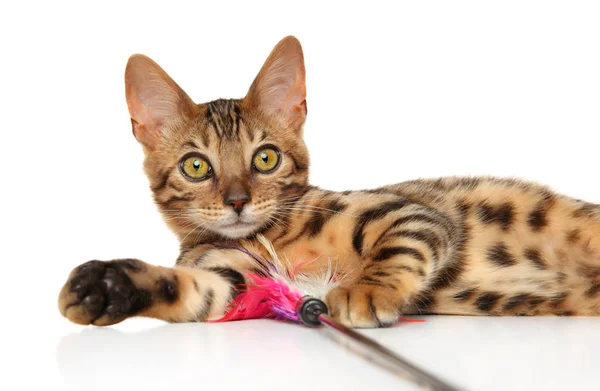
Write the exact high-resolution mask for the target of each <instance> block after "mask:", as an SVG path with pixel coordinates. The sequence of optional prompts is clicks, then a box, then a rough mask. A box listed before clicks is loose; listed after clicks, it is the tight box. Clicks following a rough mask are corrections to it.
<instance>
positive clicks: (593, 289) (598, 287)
mask: <svg viewBox="0 0 600 391" xmlns="http://www.w3.org/2000/svg"><path fill="white" fill-rule="evenodd" d="M598 293H600V282H596V283H594V284H592V286H590V288H589V289H588V290H586V291H585V296H586V297H589V298H590V299H591V298H594V297H596V296H598Z"/></svg>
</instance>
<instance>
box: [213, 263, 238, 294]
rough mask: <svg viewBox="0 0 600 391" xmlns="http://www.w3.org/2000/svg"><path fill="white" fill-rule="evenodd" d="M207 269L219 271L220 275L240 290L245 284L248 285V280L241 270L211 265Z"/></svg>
mask: <svg viewBox="0 0 600 391" xmlns="http://www.w3.org/2000/svg"><path fill="white" fill-rule="evenodd" d="M206 270H209V271H211V272H214V273H217V274H218V275H220V276H221V277H223V278H224V279H226V280H227V281H229V283H230V284H231V285H233V287H234V288H235V289H236V290H239V289H241V288H243V286H244V285H246V280H245V279H244V276H243V275H242V274H241V273H240V272H238V271H237V270H233V269H232V268H229V267H210V268H207V269H206Z"/></svg>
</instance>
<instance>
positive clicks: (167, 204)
mask: <svg viewBox="0 0 600 391" xmlns="http://www.w3.org/2000/svg"><path fill="white" fill-rule="evenodd" d="M193 199H194V197H193V196H191V195H188V196H184V197H179V196H173V197H171V198H169V199H168V200H166V201H158V203H159V204H160V205H162V206H169V205H171V204H172V203H174V202H178V201H191V200H193Z"/></svg>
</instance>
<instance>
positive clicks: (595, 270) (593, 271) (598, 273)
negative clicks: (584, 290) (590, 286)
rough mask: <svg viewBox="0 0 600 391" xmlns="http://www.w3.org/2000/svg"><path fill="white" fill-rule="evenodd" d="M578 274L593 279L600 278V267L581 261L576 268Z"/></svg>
mask: <svg viewBox="0 0 600 391" xmlns="http://www.w3.org/2000/svg"><path fill="white" fill-rule="evenodd" d="M576 271H577V274H579V275H580V276H582V277H585V278H589V279H592V280H595V279H598V278H600V267H597V266H591V265H588V264H585V263H580V264H579V265H578V267H577V269H576Z"/></svg>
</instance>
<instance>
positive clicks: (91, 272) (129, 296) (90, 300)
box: [58, 259, 151, 326]
mask: <svg viewBox="0 0 600 391" xmlns="http://www.w3.org/2000/svg"><path fill="white" fill-rule="evenodd" d="M143 266H144V264H143V263H142V262H141V261H138V260H135V259H123V260H115V261H108V262H102V261H89V262H86V263H84V264H82V265H80V266H78V267H76V268H75V269H74V270H73V271H72V272H71V274H70V275H69V279H68V280H67V283H66V284H65V285H64V286H63V288H62V289H61V291H60V294H59V298H58V307H59V310H60V313H61V314H62V315H63V316H64V317H66V318H68V319H69V320H70V321H72V322H74V323H77V324H82V325H88V324H94V325H97V326H107V325H111V324H115V323H118V322H121V321H122V320H124V319H125V318H127V317H128V316H131V315H134V314H135V313H137V312H139V311H140V310H141V309H143V308H145V307H147V306H148V305H149V304H150V296H151V295H150V293H149V292H148V291H145V290H144V289H138V288H137V287H136V286H135V284H134V283H133V282H132V281H131V278H130V277H129V275H128V273H138V272H140V271H141V270H142V268H143Z"/></svg>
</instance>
